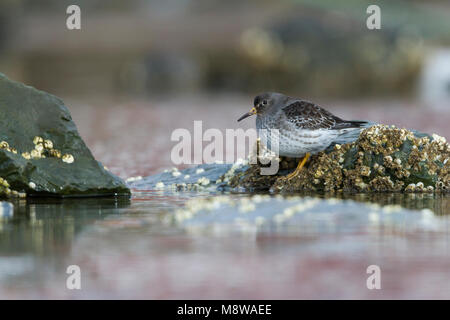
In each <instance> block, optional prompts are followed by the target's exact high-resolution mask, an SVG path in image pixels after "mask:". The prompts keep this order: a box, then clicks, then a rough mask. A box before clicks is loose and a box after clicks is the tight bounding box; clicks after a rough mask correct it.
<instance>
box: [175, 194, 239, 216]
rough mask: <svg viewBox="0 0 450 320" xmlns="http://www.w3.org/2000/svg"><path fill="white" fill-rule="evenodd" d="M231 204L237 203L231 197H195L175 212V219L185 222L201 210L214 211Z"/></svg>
mask: <svg viewBox="0 0 450 320" xmlns="http://www.w3.org/2000/svg"><path fill="white" fill-rule="evenodd" d="M224 204H226V205H229V206H232V207H234V206H235V205H236V203H235V201H233V200H232V199H231V198H230V197H227V196H219V197H214V198H212V199H195V200H190V201H188V202H186V205H185V207H184V208H183V209H180V210H178V211H176V212H175V215H174V219H175V221H176V222H183V221H185V220H188V219H191V218H192V217H193V216H195V215H196V214H197V213H198V212H200V211H209V212H210V211H213V210H216V209H218V208H220V207H221V206H222V205H224Z"/></svg>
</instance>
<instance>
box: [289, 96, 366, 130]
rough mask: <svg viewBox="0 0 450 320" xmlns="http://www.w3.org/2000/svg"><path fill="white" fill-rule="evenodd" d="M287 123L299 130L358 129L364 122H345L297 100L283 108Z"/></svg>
mask: <svg viewBox="0 0 450 320" xmlns="http://www.w3.org/2000/svg"><path fill="white" fill-rule="evenodd" d="M283 111H284V113H285V115H286V118H287V119H288V121H290V122H292V123H295V124H296V126H297V127H299V128H301V129H330V130H338V129H344V128H359V127H361V125H362V124H365V123H366V122H364V121H346V120H342V119H341V118H339V117H336V116H335V115H333V114H332V113H331V112H329V111H327V110H325V109H323V108H321V107H319V106H318V105H317V104H315V103H312V102H309V101H305V100H299V101H295V102H293V103H291V104H289V105H288V106H286V107H284V108H283Z"/></svg>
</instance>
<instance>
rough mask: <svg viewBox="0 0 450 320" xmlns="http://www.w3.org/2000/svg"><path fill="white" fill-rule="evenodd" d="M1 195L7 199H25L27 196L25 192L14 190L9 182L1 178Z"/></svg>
mask: <svg viewBox="0 0 450 320" xmlns="http://www.w3.org/2000/svg"><path fill="white" fill-rule="evenodd" d="M0 194H1V195H5V196H7V197H18V198H25V197H26V196H27V195H26V194H25V193H23V192H18V191H16V190H12V189H11V187H10V185H9V183H8V181H7V180H6V179H4V178H1V177H0Z"/></svg>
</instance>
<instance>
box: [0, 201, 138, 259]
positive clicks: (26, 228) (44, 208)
mask: <svg viewBox="0 0 450 320" xmlns="http://www.w3.org/2000/svg"><path fill="white" fill-rule="evenodd" d="M13 204H14V215H13V218H12V219H9V220H6V221H2V220H0V254H5V255H18V254H25V253H32V254H35V255H38V256H45V255H52V254H54V253H55V252H61V251H62V250H64V249H65V248H67V246H70V244H71V243H72V241H73V240H74V238H75V237H76V235H77V234H78V233H79V232H80V231H81V230H82V229H83V227H85V226H86V225H89V224H92V223H93V222H94V221H96V220H101V219H104V218H105V217H106V216H108V215H117V214H120V213H122V212H123V210H124V209H125V208H127V207H128V206H129V205H130V199H129V198H128V197H117V198H86V199H80V198H77V199H58V198H45V199H42V198H28V199H27V200H16V201H14V202H13Z"/></svg>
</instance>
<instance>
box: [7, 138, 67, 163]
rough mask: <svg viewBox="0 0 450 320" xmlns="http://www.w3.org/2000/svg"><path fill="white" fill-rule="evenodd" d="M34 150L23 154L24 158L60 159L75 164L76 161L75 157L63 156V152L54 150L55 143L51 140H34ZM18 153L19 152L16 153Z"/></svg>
mask: <svg viewBox="0 0 450 320" xmlns="http://www.w3.org/2000/svg"><path fill="white" fill-rule="evenodd" d="M33 144H34V148H33V149H32V150H31V151H25V152H22V154H21V155H22V157H23V158H25V159H27V160H30V159H44V158H46V157H51V158H58V159H61V160H62V161H63V162H65V163H73V162H74V161H75V159H74V157H73V155H71V154H68V153H66V154H64V155H62V154H61V151H59V150H58V149H55V148H53V142H52V141H51V140H49V139H44V138H42V137H39V136H36V137H34V139H33ZM15 153H17V151H16V152H15Z"/></svg>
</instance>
